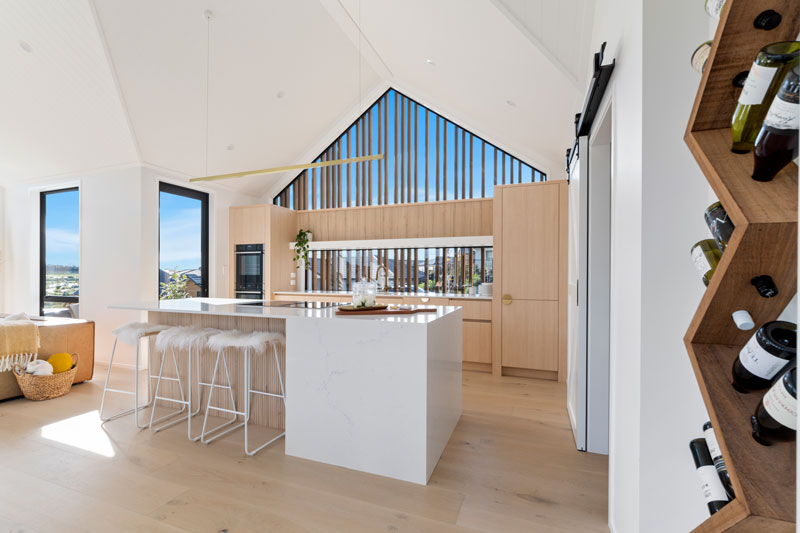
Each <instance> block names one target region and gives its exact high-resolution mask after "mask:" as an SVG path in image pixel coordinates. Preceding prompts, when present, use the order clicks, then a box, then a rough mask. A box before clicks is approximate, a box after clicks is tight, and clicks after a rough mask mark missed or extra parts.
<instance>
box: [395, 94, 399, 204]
mask: <svg viewBox="0 0 800 533" xmlns="http://www.w3.org/2000/svg"><path fill="white" fill-rule="evenodd" d="M399 105H400V97H399V95H397V94H395V97H394V180H393V181H394V203H395V204H399V203H400V196H399V190H400V170H399V169H400V151H399V149H398V146H399V142H400V139H399V138H400V121H399V120H398V116H397V115H398V112H397V108H398V106H399Z"/></svg>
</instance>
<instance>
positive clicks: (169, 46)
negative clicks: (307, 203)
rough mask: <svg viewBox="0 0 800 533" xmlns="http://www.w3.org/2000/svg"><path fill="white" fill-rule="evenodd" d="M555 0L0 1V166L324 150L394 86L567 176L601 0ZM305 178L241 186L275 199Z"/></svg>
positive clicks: (215, 167) (253, 163) (214, 159)
mask: <svg viewBox="0 0 800 533" xmlns="http://www.w3.org/2000/svg"><path fill="white" fill-rule="evenodd" d="M555 4H559V5H561V6H562V7H560V8H558V9H555V10H554V9H553V7H552V6H551V5H549V3H548V2H545V1H543V0H530V1H529V0H427V1H426V0H404V1H403V2H397V1H396V0H361V1H359V0H292V1H277V0H273V1H266V0H236V1H231V0H205V1H203V2H198V1H197V0H169V1H163V0H137V1H135V2H131V1H130V0H94V1H91V0H37V1H36V2H31V1H29V0H0V6H3V7H5V9H4V11H3V13H4V16H3V17H1V18H0V67H2V68H3V70H4V71H5V72H6V73H7V75H6V76H5V78H6V79H5V80H4V82H3V83H2V84H0V98H2V101H3V102H4V103H9V105H8V107H9V109H10V110H11V115H10V116H9V120H5V118H6V117H4V120H2V121H0V180H5V181H6V182H7V181H8V180H13V179H24V178H32V177H39V176H44V175H51V174H60V173H66V172H75V171H90V170H92V169H95V168H100V167H104V166H112V165H121V164H127V163H131V162H137V161H138V162H139V163H144V164H148V165H152V166H156V167H160V168H163V169H165V170H169V171H172V172H174V173H178V174H184V175H186V176H187V177H188V176H201V175H205V174H207V173H208V174H217V173H225V172H234V171H239V170H250V169H254V168H265V167H270V166H280V165H286V164H292V163H297V162H300V161H310V160H311V159H313V157H315V156H316V155H317V153H319V152H320V151H321V150H322V149H323V148H324V147H325V146H326V145H327V144H328V143H329V142H330V141H331V140H333V139H334V138H335V137H336V136H337V135H338V134H339V133H340V132H341V130H343V129H344V128H345V127H346V126H347V125H348V124H349V123H350V122H351V121H352V120H353V119H354V118H355V117H356V116H357V115H358V114H359V112H360V109H361V108H363V106H364V105H366V104H368V103H369V102H371V100H372V99H374V98H376V97H377V96H379V95H380V93H382V91H383V90H385V88H387V87H389V86H394V87H396V88H397V89H398V90H400V91H402V92H404V93H406V94H407V95H408V96H410V97H412V98H414V99H416V100H418V101H420V102H421V103H423V104H425V105H427V106H429V107H431V108H432V109H434V110H436V111H438V112H440V113H442V114H443V115H445V116H447V117H448V118H450V119H451V120H453V121H455V122H457V123H459V124H461V125H462V126H464V127H466V128H468V129H470V130H472V131H473V132H474V133H476V134H478V135H481V136H483V137H485V138H486V139H487V140H489V141H490V142H493V143H495V144H497V145H499V146H501V147H502V148H504V149H506V150H507V151H509V152H511V153H513V154H514V155H516V156H518V157H520V158H522V159H524V160H526V161H527V162H529V163H531V164H533V165H535V166H538V167H539V168H542V169H544V170H548V171H550V172H551V174H552V175H559V174H560V172H559V170H560V168H561V167H562V166H563V154H564V149H565V148H566V147H567V146H568V145H569V143H570V141H571V136H572V131H573V130H572V117H573V115H574V113H575V112H577V111H578V110H579V107H580V104H581V102H582V93H583V86H584V81H583V79H584V77H585V76H582V75H581V73H582V72H584V71H585V70H586V62H585V60H584V61H581V60H582V59H583V56H587V57H588V55H589V54H588V51H586V50H584V49H583V47H584V46H585V43H583V41H582V36H583V35H584V34H585V33H586V31H587V30H586V27H587V24H588V23H589V22H590V20H588V19H589V18H590V17H591V4H592V0H564V2H563V3H562V2H557V3H555ZM205 10H211V11H212V12H213V18H212V19H211V22H210V25H209V24H207V21H206V18H205V17H204V15H203V13H204V11H205ZM209 32H210V33H209ZM209 37H210V41H209ZM20 40H22V41H24V42H26V43H29V44H30V47H29V48H30V49H31V51H30V52H26V51H25V50H24V49H23V46H21V45H20V43H19V42H18V41H20ZM208 42H210V47H209V48H207V43H208ZM207 51H208V59H207ZM428 59H430V60H432V61H433V62H434V63H435V65H434V66H432V65H430V64H429V63H428V62H427V61H426V60H428ZM207 61H208V63H207ZM207 67H208V70H207ZM207 73H208V75H209V77H208V79H209V83H208V87H206V74H207ZM206 105H207V108H206ZM206 120H207V124H206ZM206 127H207V130H206ZM206 131H207V132H208V141H206ZM206 143H207V144H208V147H206ZM206 157H207V161H206ZM206 169H207V170H206ZM290 177H291V176H288V175H283V176H282V175H270V176H263V177H254V178H248V179H243V180H235V181H232V182H229V183H230V185H231V186H233V187H235V188H237V189H239V190H242V191H243V192H248V193H251V194H264V195H265V196H266V197H268V196H269V195H270V194H273V193H275V192H277V191H278V190H280V188H281V187H282V186H283V185H284V184H285V182H286V181H287V180H288V179H290Z"/></svg>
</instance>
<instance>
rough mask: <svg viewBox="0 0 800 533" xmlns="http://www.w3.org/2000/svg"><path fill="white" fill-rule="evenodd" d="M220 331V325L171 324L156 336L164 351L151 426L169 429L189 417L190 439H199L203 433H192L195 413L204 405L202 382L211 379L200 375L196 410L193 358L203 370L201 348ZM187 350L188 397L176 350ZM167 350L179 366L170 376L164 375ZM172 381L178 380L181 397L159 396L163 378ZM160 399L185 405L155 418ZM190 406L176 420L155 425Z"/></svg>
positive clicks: (159, 349) (188, 430) (174, 364)
mask: <svg viewBox="0 0 800 533" xmlns="http://www.w3.org/2000/svg"><path fill="white" fill-rule="evenodd" d="M217 333H219V330H218V329H214V328H204V329H200V328H197V327H193V326H176V327H171V328H169V329H167V330H164V331H162V332H160V333H159V334H158V336H157V337H156V349H157V350H158V351H159V352H160V353H161V364H160V366H159V371H158V376H156V390H155V395H154V396H153V410H152V411H151V412H150V426H149V427H150V430H151V431H153V432H155V433H158V432H159V431H161V430H163V429H167V428H168V427H171V426H174V425H175V424H178V423H180V422H182V421H183V420H184V419H185V420H186V421H187V430H186V431H187V436H188V438H189V440H192V441H196V440H197V439H199V438H200V437H199V436H197V437H193V436H192V417H194V416H196V415H197V414H198V413H199V412H200V407H201V404H202V402H201V399H200V398H201V394H200V386H201V385H208V384H207V383H203V382H201V381H200V380H199V379H198V380H196V381H197V409H195V411H194V412H192V410H191V409H192V388H193V385H194V383H193V381H194V380H193V379H192V366H193V362H196V364H197V373H198V375H199V374H200V360H199V357H200V350H202V349H203V348H204V347H205V346H206V344H207V343H208V339H209V337H211V336H212V335H215V334H217ZM176 350H178V351H186V352H187V354H188V365H187V367H188V374H189V375H188V381H187V385H188V399H187V398H186V396H184V391H183V384H182V381H181V373H180V369H179V367H178V360H177V357H176V355H175V351H176ZM167 351H169V353H170V355H171V356H172V363H173V366H174V368H175V377H169V376H165V375H164V363H165V362H166V360H167ZM192 352H194V359H193V358H192ZM162 380H165V381H172V382H175V383H177V384H178V391H179V393H180V399H176V398H170V397H167V396H159V390H160V389H161V381H162ZM158 400H162V401H166V402H172V403H177V404H180V405H181V408H180V409H179V410H178V411H175V412H173V413H169V414H167V415H164V416H162V417H160V418H157V419H156V418H155V411H156V406H157V405H158ZM187 408H188V409H189V411H188V412H187V413H186V417H181V418H178V419H176V420H172V421H170V422H166V423H164V424H162V425H160V426H157V427H154V425H155V424H158V423H159V422H164V421H166V420H169V419H170V418H174V417H176V416H178V415H180V414H181V413H184V412H186V410H187Z"/></svg>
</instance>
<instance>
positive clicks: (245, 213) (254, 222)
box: [230, 205, 288, 246]
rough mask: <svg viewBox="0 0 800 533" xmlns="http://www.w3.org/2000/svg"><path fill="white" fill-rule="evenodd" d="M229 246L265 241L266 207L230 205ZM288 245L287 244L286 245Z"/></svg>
mask: <svg viewBox="0 0 800 533" xmlns="http://www.w3.org/2000/svg"><path fill="white" fill-rule="evenodd" d="M230 225H231V228H230V230H231V239H232V241H233V242H231V243H230V244H231V246H235V245H237V244H263V243H265V242H267V207H266V206H263V205H256V206H252V207H251V206H245V207H232V208H231V210H230ZM287 246H288V245H287Z"/></svg>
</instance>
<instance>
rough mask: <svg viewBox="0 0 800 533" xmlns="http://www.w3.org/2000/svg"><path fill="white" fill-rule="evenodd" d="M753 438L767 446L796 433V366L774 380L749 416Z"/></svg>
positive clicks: (790, 437)
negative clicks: (752, 413)
mask: <svg viewBox="0 0 800 533" xmlns="http://www.w3.org/2000/svg"><path fill="white" fill-rule="evenodd" d="M750 423H751V424H752V426H753V438H754V439H756V441H757V442H758V443H759V444H763V445H765V446H769V445H770V444H773V443H775V442H777V441H783V440H794V439H795V438H796V435H797V365H792V366H791V368H789V369H788V370H787V371H786V372H784V373H783V375H782V376H781V377H780V378H779V379H777V380H775V383H773V384H772V387H770V389H769V390H768V391H767V393H766V394H764V397H763V398H762V399H761V402H760V403H759V404H758V407H756V413H755V414H754V415H753V416H752V417H750Z"/></svg>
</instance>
